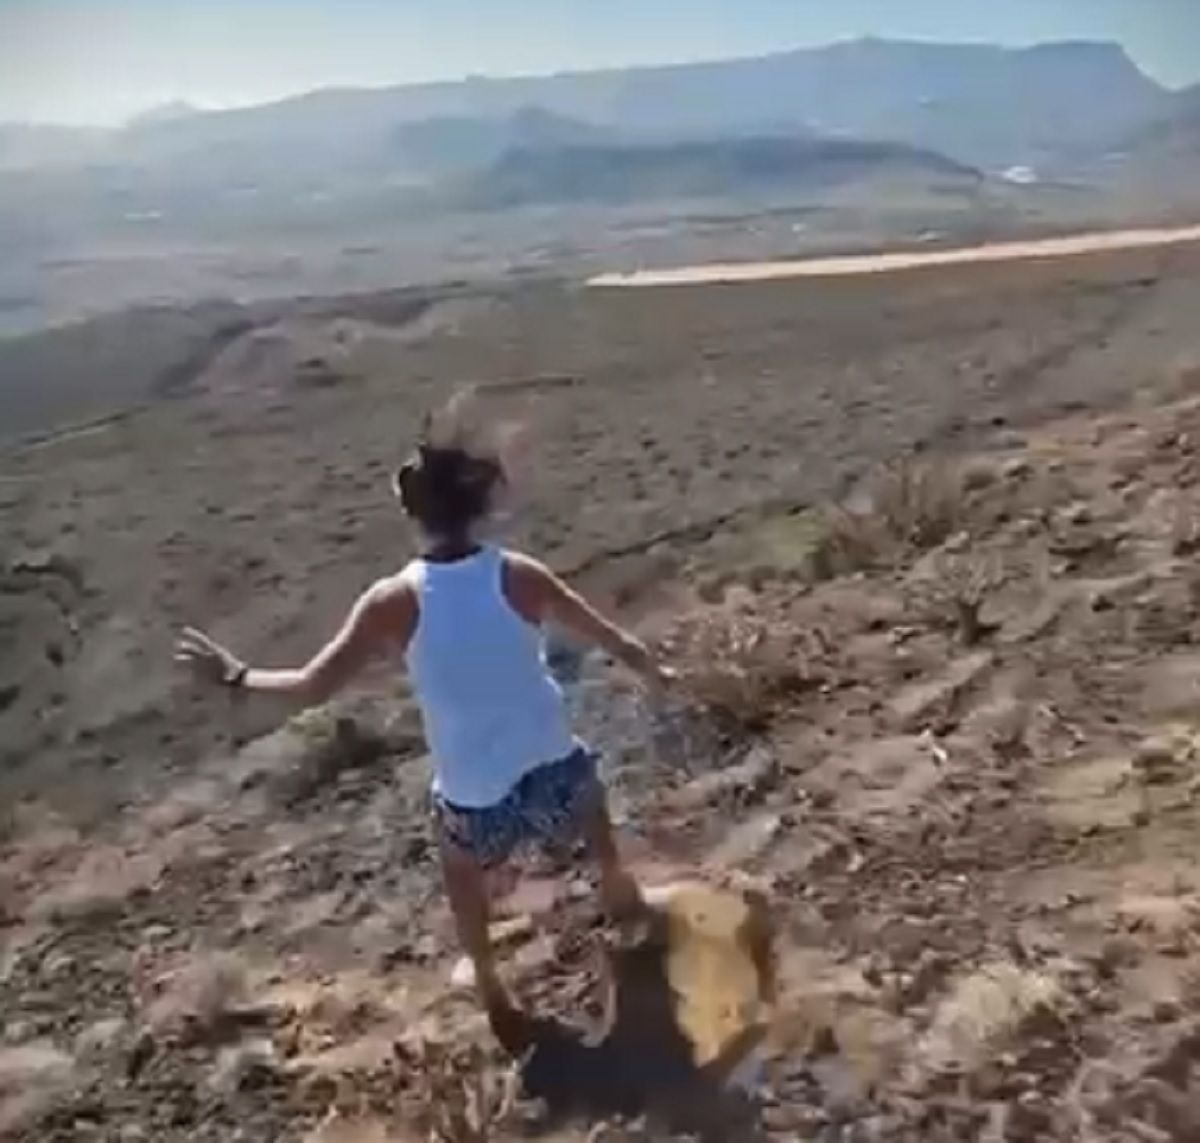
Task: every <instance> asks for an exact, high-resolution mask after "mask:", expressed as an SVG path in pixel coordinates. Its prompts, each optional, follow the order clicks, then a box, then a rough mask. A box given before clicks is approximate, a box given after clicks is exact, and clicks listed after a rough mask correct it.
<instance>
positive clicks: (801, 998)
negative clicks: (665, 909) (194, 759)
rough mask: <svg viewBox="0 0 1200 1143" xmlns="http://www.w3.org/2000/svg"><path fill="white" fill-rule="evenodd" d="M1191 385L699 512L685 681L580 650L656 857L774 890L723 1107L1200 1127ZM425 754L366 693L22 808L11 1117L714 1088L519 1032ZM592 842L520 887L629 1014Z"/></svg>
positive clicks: (126, 1130) (222, 1115)
mask: <svg viewBox="0 0 1200 1143" xmlns="http://www.w3.org/2000/svg"><path fill="white" fill-rule="evenodd" d="M1196 380H1197V379H1196V378H1195V377H1192V378H1191V380H1190V381H1189V382H1188V383H1187V386H1185V388H1187V387H1188V386H1190V387H1192V390H1193V391H1192V393H1191V394H1189V395H1187V396H1185V397H1183V398H1177V399H1176V401H1175V402H1174V403H1169V404H1163V405H1160V406H1157V407H1142V408H1132V409H1129V410H1126V411H1121V412H1116V413H1113V414H1109V415H1104V416H1097V415H1091V414H1088V415H1084V414H1080V415H1077V416H1074V417H1071V418H1068V419H1065V420H1059V421H1056V422H1053V423H1051V424H1048V425H1046V426H1044V427H1042V428H1039V429H1035V430H1031V431H1029V432H1027V433H1023V434H1019V435H1017V434H1007V435H1005V436H1002V437H1000V438H998V439H995V440H993V441H992V442H990V447H989V448H988V450H987V451H986V452H984V453H982V454H980V455H978V456H974V457H968V458H959V459H957V460H955V461H953V462H951V461H950V460H939V459H937V458H927V459H925V460H923V461H920V462H907V463H903V464H894V465H889V466H885V467H884V468H882V469H880V470H878V471H877V472H876V473H874V474H873V475H872V476H870V477H869V478H867V479H865V480H864V481H863V482H862V484H861V485H860V486H859V487H858V489H857V490H856V491H855V492H854V493H853V494H852V495H850V496H849V497H848V498H847V499H846V500H845V501H843V502H840V503H838V504H837V505H830V506H828V507H826V508H821V509H815V510H812V511H807V512H801V513H798V514H796V513H782V514H779V515H768V516H767V517H764V518H763V519H761V520H758V521H757V522H749V521H746V522H743V524H742V525H741V526H740V527H739V528H738V529H736V530H734V531H732V532H729V531H723V532H718V533H715V534H714V535H713V536H712V537H711V538H710V539H708V540H707V541H704V542H701V543H698V544H695V545H693V546H692V547H691V548H690V549H689V550H688V552H687V559H686V561H685V563H684V564H683V565H682V566H681V568H680V571H679V574H678V576H677V577H676V579H675V580H674V581H673V588H672V590H673V592H674V595H673V599H674V603H673V604H672V606H671V607H670V608H669V609H668V610H662V611H657V612H652V613H651V614H649V615H647V617H646V619H645V621H644V629H645V631H646V633H647V635H648V636H650V637H652V638H653V639H655V640H656V641H657V642H658V643H659V645H660V646H661V647H662V648H663V650H664V652H665V653H667V654H669V655H670V656H671V657H672V658H673V659H674V660H675V661H676V662H678V663H679V664H680V665H681V666H682V667H683V668H684V675H685V679H684V683H683V685H682V687H681V690H680V692H679V695H678V697H677V699H676V700H675V701H674V703H673V705H672V706H671V707H670V708H668V709H666V710H657V711H655V710H650V709H648V708H646V707H645V706H644V705H643V704H642V703H641V702H640V700H638V699H637V697H636V695H635V694H634V693H633V692H631V691H629V690H627V689H626V688H624V687H623V686H621V685H620V684H619V682H618V681H616V680H613V679H612V677H611V676H610V675H608V673H607V671H606V670H605V669H604V668H603V666H602V665H601V664H591V663H589V662H587V661H585V662H584V663H583V664H582V666H581V670H580V671H579V672H578V675H577V678H576V681H575V682H573V683H572V684H571V686H572V688H573V694H574V696H575V700H576V701H577V703H578V704H579V705H580V717H581V719H583V721H584V723H585V725H586V726H587V727H588V729H589V731H590V733H591V734H592V735H593V736H594V737H595V739H596V740H597V741H598V742H599V743H600V744H601V745H602V746H604V747H606V748H607V750H608V754H609V762H608V765H609V778H610V781H611V783H612V785H613V789H614V796H615V801H616V805H617V807H618V811H619V816H620V817H621V819H622V828H623V831H624V833H625V836H626V843H627V845H628V848H629V852H630V855H631V857H632V859H633V861H634V863H635V865H636V867H637V868H638V870H639V872H640V874H641V876H642V877H643V879H644V880H645V881H646V882H647V883H649V884H654V883H659V882H662V881H664V880H669V879H671V878H675V877H678V876H679V875H680V873H681V872H688V871H696V870H702V871H706V875H707V876H708V877H710V878H712V879H715V880H718V881H720V880H722V879H728V878H729V877H730V876H731V875H732V874H733V873H734V872H735V871H736V874H737V875H738V876H739V877H740V878H741V882H742V883H743V884H745V883H747V882H749V883H751V884H752V885H753V887H754V888H755V889H756V890H757V891H758V892H759V893H761V894H764V895H766V897H767V899H768V900H769V902H770V907H771V915H772V918H773V927H774V930H775V932H774V946H775V947H774V952H775V971H774V975H775V977H776V981H777V998H776V1002H775V1005H774V1009H773V1011H772V1012H771V1014H770V1017H769V1020H768V1022H767V1031H768V1035H767V1038H766V1040H765V1042H764V1046H763V1048H762V1050H761V1053H760V1055H761V1066H760V1068H759V1071H758V1073H757V1075H756V1076H755V1077H754V1079H753V1080H752V1082H751V1087H752V1098H751V1099H750V1100H749V1102H747V1099H746V1097H743V1096H735V1095H732V1094H731V1095H728V1096H722V1095H720V1093H713V1100H714V1101H715V1102H713V1103H712V1104H711V1106H710V1111H711V1118H709V1119H708V1121H707V1122H708V1133H707V1135H706V1136H705V1137H706V1138H711V1139H714V1140H715V1139H731V1138H742V1137H745V1138H778V1139H781V1140H794V1139H797V1138H814V1139H820V1140H828V1141H830V1143H832V1141H833V1140H841V1139H863V1140H879V1141H885V1140H886V1141H901V1140H903V1141H911V1143H917V1141H927V1140H931V1139H945V1140H981V1141H982V1140H1029V1141H1033V1140H1040V1139H1056V1140H1079V1141H1081V1143H1082V1141H1083V1140H1091V1141H1099V1143H1108V1141H1112V1143H1117V1141H1118V1140H1120V1141H1124V1140H1128V1139H1131V1138H1137V1139H1154V1140H1160V1139H1161V1140H1168V1141H1169V1140H1176V1141H1179V1143H1184V1141H1186V1140H1192V1139H1195V1138H1196V1137H1197V1132H1198V1131H1200V1101H1198V1100H1197V1097H1196V1087H1195V1084H1196V1079H1195V1075H1196V1068H1197V1066H1198V1062H1200V992H1198V990H1197V981H1198V980H1200V866H1198V865H1197V863H1196V859H1195V844H1194V840H1195V832H1196V829H1197V826H1198V825H1200V802H1198V801H1197V793H1198V791H1200V779H1198V777H1197V775H1198V773H1200V771H1198V769H1197V766H1198V762H1200V725H1198V724H1197V722H1196V717H1195V711H1196V703H1195V696H1196V678H1197V675H1198V672H1200V652H1198V651H1197V647H1198V645H1200V581H1198V580H1197V576H1196V573H1195V569H1194V560H1195V554H1196V552H1197V551H1200V537H1198V535H1197V520H1200V499H1198V490H1200V398H1197V397H1196V396H1195V395H1194V385H1195V383H1196ZM750 560H753V561H754V562H753V566H754V569H755V573H754V575H753V576H748V575H747V567H748V562H749V561H750ZM419 755H420V747H419V738H418V736H417V734H416V730H415V723H414V720H413V715H412V711H411V709H410V708H409V707H408V706H407V705H406V704H405V703H404V702H403V701H402V700H397V699H395V698H392V699H387V700H372V701H367V700H357V701H354V702H351V703H350V704H349V705H343V706H340V707H337V708H334V709H331V710H328V711H317V712H314V713H312V714H309V715H306V716H304V717H303V718H300V719H298V720H295V721H293V722H291V723H290V724H288V725H287V726H286V727H285V728H284V729H283V730H281V731H279V732H276V733H274V734H271V735H269V736H268V737H266V738H263V739H258V740H255V741H253V742H251V743H249V744H248V745H247V746H246V747H244V748H243V749H242V750H241V751H240V752H239V753H238V754H237V755H236V756H234V757H228V756H224V757H214V758H213V759H212V760H211V762H210V763H209V764H208V765H206V766H203V767H201V768H200V769H199V770H197V771H196V772H195V773H194V774H193V775H192V777H191V778H189V779H188V780H186V781H181V782H178V783H176V784H175V785H174V786H173V787H172V788H170V789H169V790H166V791H165V792H162V793H158V794H154V795H153V796H148V797H147V798H146V799H145V800H144V801H142V802H141V803H140V804H136V805H131V806H130V807H129V809H128V810H127V811H126V812H124V813H123V814H121V815H120V816H118V817H116V818H114V819H112V820H108V821H106V822H103V823H102V824H100V825H99V826H98V827H97V829H96V830H95V831H93V832H92V834H91V835H90V836H86V837H85V836H84V835H82V834H81V833H80V832H79V827H78V826H77V825H74V826H73V825H70V824H68V823H67V822H66V821H64V820H56V818H55V817H54V816H53V814H51V813H50V811H49V810H47V809H46V808H45V807H43V806H41V805H39V803H38V801H37V800H29V801H26V802H24V803H22V804H19V805H15V806H11V807H10V808H9V810H8V812H7V816H6V819H5V824H4V834H3V840H2V842H0V844H2V846H3V848H2V849H0V885H2V887H3V895H2V898H0V899H2V901H3V909H4V915H3V928H2V929H0V942H2V943H0V951H2V956H0V1009H2V1010H3V1012H4V1035H3V1040H4V1043H3V1046H2V1047H0V1134H3V1133H7V1136H6V1137H8V1138H13V1139H30V1140H32V1139H37V1140H42V1141H50V1140H68V1139H71V1140H74V1139H79V1138H84V1137H100V1136H101V1135H102V1134H108V1133H119V1136H120V1137H121V1138H126V1139H154V1140H164V1141H170V1140H184V1139H188V1140H205V1139H212V1140H214V1141H215V1140H227V1139H231V1138H238V1137H245V1138H254V1139H265V1138H272V1139H281V1140H282V1139H307V1140H310V1141H313V1143H316V1141H320V1143H335V1141H341V1143H350V1141H359V1143H365V1141H379V1143H383V1141H387V1140H406V1139H415V1138H436V1139H446V1140H452V1141H455V1143H468V1141H472V1140H474V1141H481V1140H489V1139H490V1140H502V1139H510V1138H514V1137H523V1135H524V1133H527V1132H529V1131H531V1130H535V1129H536V1130H538V1131H541V1132H542V1133H543V1137H546V1138H557V1139H562V1140H581V1141H582V1140H584V1139H589V1140H596V1139H606V1140H614V1141H615V1140H647V1139H664V1138H668V1137H670V1136H671V1133H672V1132H673V1131H674V1130H675V1129H677V1128H682V1127H685V1126H688V1125H687V1124H686V1123H684V1122H682V1121H681V1120H680V1118H679V1116H680V1109H679V1106H678V1101H677V1100H676V1101H673V1100H671V1099H669V1098H664V1092H667V1091H668V1088H669V1085H668V1086H667V1087H659V1086H656V1085H654V1084H642V1085H641V1086H640V1087H639V1086H638V1085H636V1084H635V1085H633V1087H630V1086H629V1085H628V1084H619V1085H617V1086H616V1087H614V1086H613V1084H611V1083H607V1082H605V1081H604V1076H606V1075H608V1074H609V1073H607V1072H604V1071H603V1067H605V1066H614V1067H615V1066H616V1063H615V1062H614V1061H613V1060H611V1059H610V1060H608V1062H607V1064H605V1063H604V1061H603V1060H599V1057H592V1056H589V1057H587V1061H588V1062H589V1063H590V1064H595V1066H596V1067H597V1068H600V1071H599V1072H596V1071H589V1072H587V1073H586V1074H587V1075H588V1076H590V1077H591V1081H594V1082H589V1083H588V1084H587V1085H585V1087H584V1088H582V1089H581V1088H579V1086H578V1084H576V1085H575V1086H572V1084H571V1083H570V1082H568V1079H564V1078H563V1075H562V1073H561V1072H560V1073H554V1074H556V1075H557V1076H558V1078H557V1079H554V1078H553V1076H551V1077H550V1078H548V1076H547V1073H546V1072H545V1070H544V1069H545V1067H546V1066H548V1065H546V1063H545V1061H546V1056H545V1054H539V1053H537V1052H535V1053H534V1054H533V1056H531V1057H529V1058H528V1059H527V1060H526V1062H525V1064H524V1065H523V1066H519V1067H514V1066H513V1065H511V1064H510V1063H507V1062H505V1060H504V1057H503V1054H502V1053H501V1052H500V1051H499V1050H498V1049H495V1050H493V1049H491V1048H489V1047H486V1046H481V1040H480V1035H481V1031H482V1030H481V1027H480V1024H479V1020H478V1017H477V1016H476V1015H475V1014H474V1012H473V1008H472V1006H471V1004H470V1002H469V999H468V998H467V997H466V996H465V995H464V994H463V993H462V992H461V990H458V989H456V988H455V986H454V984H453V980H452V977H453V972H452V970H453V966H454V963H455V955H456V954H455V950H454V944H453V941H452V939H451V936H450V932H449V924H448V917H447V915H446V912H445V908H444V905H443V904H442V902H441V899H440V896H439V894H438V891H437V887H436V868H435V861H434V855H433V853H432V851H431V848H430V844H429V837H428V832H427V829H426V825H425V822H424V816H423V811H422V799H423V793H422V791H423V784H424V780H425V779H424V774H423V766H422V762H421V760H420V757H419ZM553 869H554V867H553V866H544V867H541V866H537V865H530V866H529V867H528V868H527V869H526V871H525V872H526V880H525V882H524V883H523V887H522V889H521V890H520V891H519V892H518V893H517V895H516V896H514V897H511V898H509V899H508V905H507V906H506V910H505V912H506V916H505V918H504V924H503V926H502V933H501V934H500V935H502V938H503V939H504V940H505V942H506V947H507V949H508V950H509V951H508V952H507V954H506V958H505V972H506V975H508V977H509V978H510V979H511V980H512V981H513V982H514V984H515V986H516V987H517V988H518V990H519V992H520V993H521V995H522V996H524V997H525V999H526V1001H527V1002H528V1003H529V1004H530V1005H531V1006H533V1007H535V1008H536V1009H538V1010H540V1011H542V1012H543V1013H544V1014H546V1015H552V1016H558V1017H567V1016H569V1017H570V1018H571V1019H572V1020H573V1021H575V1022H577V1023H582V1024H583V1025H587V1023H588V1022H589V1021H592V1022H598V1023H602V1022H603V1011H602V1008H601V1006H600V1004H599V1000H600V995H601V994H600V993H599V992H598V991H597V987H598V986H597V983H596V976H595V972H594V964H595V962H594V960H593V951H592V950H593V948H594V941H595V939H596V937H595V936H594V935H590V934H591V928H590V926H591V923H592V912H591V904H590V895H589V893H588V890H587V886H586V883H585V882H583V881H580V880H577V879H576V875H567V876H566V877H560V876H555V875H554V872H553ZM610 963H612V964H614V965H615V969H614V971H615V973H616V979H617V982H618V985H620V984H621V982H622V981H624V982H626V983H628V981H629V979H630V977H629V976H628V975H622V974H623V973H626V974H627V973H635V974H636V966H631V964H630V963H629V962H627V961H622V960H621V959H620V957H617V958H616V960H615V961H610ZM715 971H718V972H720V971H721V970H720V968H719V962H718V969H717V970H715ZM714 979H720V977H717V978H714ZM560 1046H561V1045H560ZM571 1058H575V1057H571ZM534 1060H538V1061H541V1063H540V1065H539V1067H534V1066H533V1064H532V1061H534ZM598 1060H599V1062H597V1061H598ZM568 1074H569V1075H571V1074H573V1075H574V1076H575V1079H576V1080H578V1079H579V1076H580V1075H582V1074H584V1073H583V1072H578V1073H571V1072H570V1069H568ZM610 1078H611V1077H610ZM614 1091H616V1092H619V1093H620V1098H619V1099H618V1098H617V1097H616V1096H614V1095H613V1093H614ZM535 1096H536V1097H538V1098H533V1097H535ZM735 1110H736V1114H735ZM726 1112H728V1113H729V1116H730V1118H721V1116H724V1115H725V1114H726ZM735 1124H737V1125H738V1126H735ZM695 1127H696V1124H695V1123H694V1122H693V1123H691V1125H690V1128H691V1129H694V1128H695ZM239 1132H240V1133H241V1135H239V1134H238V1133H239ZM755 1132H757V1134H755Z"/></svg>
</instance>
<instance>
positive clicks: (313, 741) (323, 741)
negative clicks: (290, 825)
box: [278, 707, 391, 806]
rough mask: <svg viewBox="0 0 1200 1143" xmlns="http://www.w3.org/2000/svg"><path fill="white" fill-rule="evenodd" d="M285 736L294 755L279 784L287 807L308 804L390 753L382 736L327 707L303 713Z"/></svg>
mask: <svg viewBox="0 0 1200 1143" xmlns="http://www.w3.org/2000/svg"><path fill="white" fill-rule="evenodd" d="M284 733H285V734H287V735H288V736H289V737H290V738H291V739H292V740H293V742H294V745H295V754H296V757H295V760H294V764H293V765H292V766H291V767H290V768H289V769H288V770H287V771H286V772H285V773H284V774H282V775H281V776H280V780H279V783H278V790H279V794H280V797H281V799H282V800H283V802H284V803H285V804H286V805H289V806H292V805H296V804H299V803H300V802H305V801H308V800H309V799H310V798H313V797H315V796H316V795H317V794H318V793H320V792H321V791H322V790H324V789H325V788H327V787H328V786H331V785H333V784H334V783H336V782H337V780H338V778H339V777H340V776H341V775H342V774H343V773H345V772H346V771H348V770H357V769H359V768H361V767H363V766H369V765H371V764H372V763H375V762H378V761H379V759H380V758H383V757H384V756H386V755H387V754H388V753H389V752H390V750H391V744H390V743H389V741H388V739H387V738H386V737H385V736H384V735H382V734H380V733H379V732H378V731H376V730H374V729H372V728H371V727H368V726H366V725H364V724H363V723H362V722H360V721H359V720H358V719H355V718H353V717H350V716H349V715H345V714H338V713H336V712H335V711H334V710H333V709H331V708H330V707H314V708H313V709H311V710H307V711H304V712H302V713H301V714H299V715H297V716H296V717H295V718H293V719H292V720H291V721H290V722H289V723H288V725H287V727H286V728H285V731H284Z"/></svg>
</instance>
